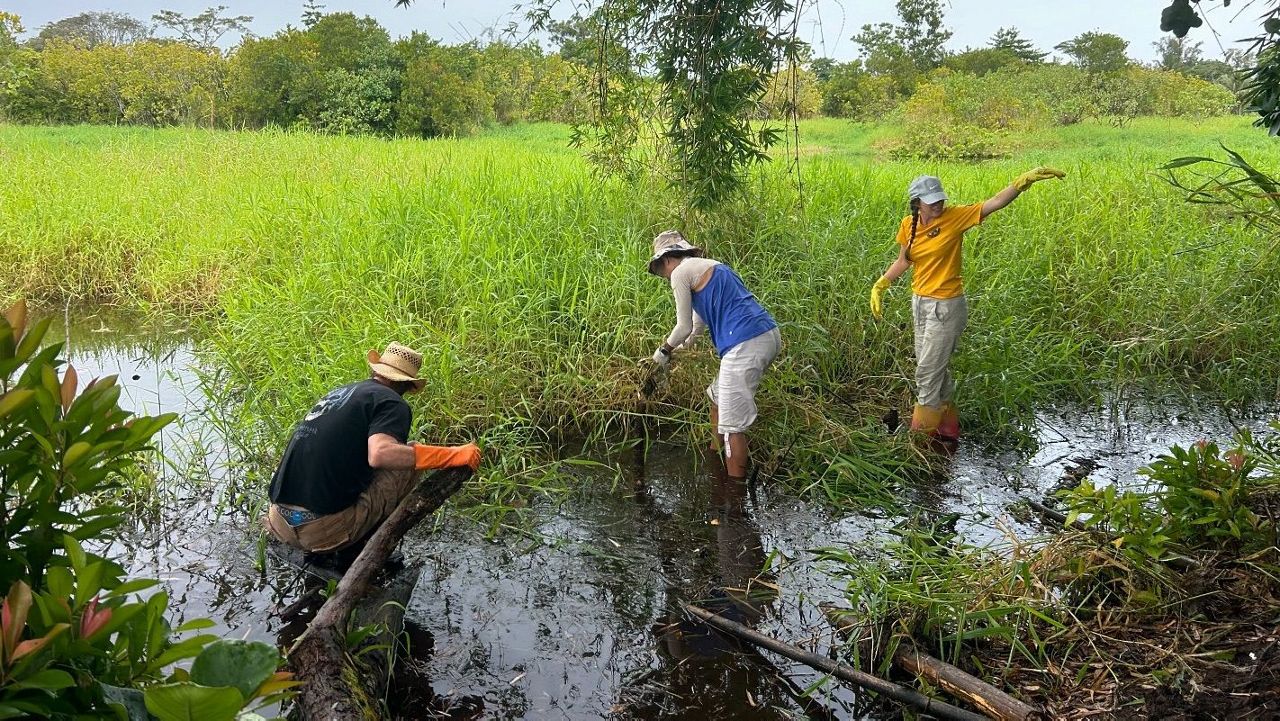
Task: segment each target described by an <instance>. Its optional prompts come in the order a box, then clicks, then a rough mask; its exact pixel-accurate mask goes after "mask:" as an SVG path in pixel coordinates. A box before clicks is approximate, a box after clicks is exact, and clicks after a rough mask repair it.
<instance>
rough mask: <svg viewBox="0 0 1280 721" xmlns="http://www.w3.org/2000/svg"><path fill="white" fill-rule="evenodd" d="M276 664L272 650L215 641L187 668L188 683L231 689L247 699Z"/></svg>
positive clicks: (257, 643)
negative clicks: (189, 669)
mask: <svg viewBox="0 0 1280 721" xmlns="http://www.w3.org/2000/svg"><path fill="white" fill-rule="evenodd" d="M279 663H280V654H279V653H277V652H276V649H275V647H274V646H270V645H268V644H265V643H263V642H261V641H236V640H221V641H215V642H213V643H211V644H209V645H208V646H206V647H205V649H204V650H203V651H201V652H200V655H199V656H197V657H196V660H195V662H194V663H192V664H191V680H192V681H195V682H196V683H198V684H201V685H205V686H234V687H235V688H237V689H238V690H239V691H240V694H241V695H242V696H244V697H245V698H250V697H252V696H253V692H254V691H255V690H257V688H258V687H259V686H261V685H262V683H263V682H264V681H266V680H267V679H269V678H271V675H272V674H274V673H275V672H276V666H278V665H279Z"/></svg>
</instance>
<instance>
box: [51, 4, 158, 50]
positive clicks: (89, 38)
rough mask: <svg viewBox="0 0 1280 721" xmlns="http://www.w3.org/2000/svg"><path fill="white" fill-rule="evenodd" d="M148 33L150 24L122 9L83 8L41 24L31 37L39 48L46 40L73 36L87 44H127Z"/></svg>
mask: <svg viewBox="0 0 1280 721" xmlns="http://www.w3.org/2000/svg"><path fill="white" fill-rule="evenodd" d="M149 37H151V26H150V25H147V24H146V23H144V22H142V21H141V20H138V19H137V18H134V17H131V16H129V15H126V14H124V13H117V12H86V13H80V14H79V15H73V16H71V17H69V18H63V19H61V20H57V21H54V22H51V23H49V24H48V25H45V26H44V27H43V28H41V29H40V34H39V35H37V36H36V37H35V38H33V39H32V40H31V46H32V47H33V48H35V49H37V50H43V49H44V46H45V45H46V44H47V43H48V42H49V41H50V40H75V41H78V42H80V43H83V44H84V45H86V46H88V47H91V48H92V47H96V46H98V45H127V44H129V43H135V42H138V41H139V40H146V39H147V38H149Z"/></svg>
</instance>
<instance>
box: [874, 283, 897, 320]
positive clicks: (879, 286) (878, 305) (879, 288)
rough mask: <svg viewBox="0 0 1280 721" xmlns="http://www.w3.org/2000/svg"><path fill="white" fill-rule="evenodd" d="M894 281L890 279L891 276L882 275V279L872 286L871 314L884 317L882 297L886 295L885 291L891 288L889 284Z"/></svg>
mask: <svg viewBox="0 0 1280 721" xmlns="http://www.w3.org/2000/svg"><path fill="white" fill-rule="evenodd" d="M892 282H893V281H891V280H889V276H887V275H882V276H880V280H877V281H876V284H875V285H873V286H871V315H874V316H875V317H876V318H883V317H884V302H883V301H882V300H881V298H882V297H883V296H884V292H885V291H886V290H889V285H890V284H891V283H892Z"/></svg>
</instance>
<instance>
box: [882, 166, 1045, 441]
mask: <svg viewBox="0 0 1280 721" xmlns="http://www.w3.org/2000/svg"><path fill="white" fill-rule="evenodd" d="M1063 177H1066V173H1064V172H1062V171H1061V170H1055V169H1053V168H1043V167H1042V168H1036V169H1035V170H1031V171H1028V172H1026V173H1023V174H1022V175H1019V176H1018V177H1017V178H1015V179H1014V181H1013V183H1011V184H1010V185H1009V187H1007V188H1005V189H1004V190H1001V191H1000V192H999V193H996V194H995V195H994V196H992V197H991V198H990V199H989V200H987V201H986V202H982V203H974V204H972V205H959V206H951V207H947V206H946V201H947V194H946V193H945V192H943V190H942V181H940V180H938V179H937V178H935V177H934V176H932V175H921V176H920V177H918V178H916V179H915V180H913V181H911V185H910V186H909V187H908V188H907V196H908V197H909V198H910V200H911V215H910V216H908V217H906V218H903V219H902V224H901V225H899V226H898V237H897V240H898V259H897V260H895V261H893V263H892V264H891V265H890V266H889V269H888V270H886V271H885V273H884V275H882V276H880V280H877V281H876V282H875V285H874V286H872V288H871V313H872V315H874V316H875V317H876V318H880V317H882V313H883V304H882V303H883V302H882V296H883V295H884V292H885V291H886V290H888V289H889V285H890V284H891V283H893V281H895V280H897V279H898V277H899V276H901V275H902V274H903V273H905V272H906V271H907V269H908V268H912V267H914V269H915V272H914V274H913V275H912V278H911V290H912V293H913V294H914V295H913V297H912V299H911V314H912V316H913V318H914V321H915V324H914V325H915V341H916V342H915V345H916V406H915V409H914V411H912V414H911V430H913V431H921V432H924V433H928V434H930V435H933V436H936V437H938V438H941V439H945V440H956V439H958V438H959V437H960V419H959V415H958V413H957V411H956V405H955V402H954V401H953V397H954V395H955V390H956V384H955V379H954V378H953V377H952V375H951V355H952V354H953V353H955V350H956V344H957V343H958V342H959V341H960V334H961V333H962V332H963V331H964V327H965V324H966V322H967V321H968V318H969V309H968V305H967V304H966V303H965V299H964V283H963V281H962V279H961V277H960V250H961V240H962V238H963V237H964V232H965V231H966V230H968V229H970V228H972V227H973V226H975V225H977V224H978V223H981V222H982V221H983V219H984V218H986V217H987V216H988V215H991V214H992V213H994V212H996V211H997V210H1000V209H1001V208H1003V207H1005V206H1006V205H1008V204H1009V203H1012V202H1013V199H1014V198H1016V197H1018V196H1019V195H1021V194H1022V191H1024V190H1026V189H1027V188H1029V187H1031V185H1032V184H1033V183H1036V182H1039V181H1041V180H1048V179H1049V178H1063Z"/></svg>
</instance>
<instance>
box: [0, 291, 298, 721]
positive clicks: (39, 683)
mask: <svg viewBox="0 0 1280 721" xmlns="http://www.w3.org/2000/svg"><path fill="white" fill-rule="evenodd" d="M48 327H49V321H48V320H44V321H40V322H37V323H35V324H33V325H31V326H30V327H29V328H28V323H27V314H26V306H25V304H23V303H18V304H16V305H14V306H13V307H12V308H11V309H10V310H9V311H8V312H6V313H5V316H4V318H3V319H0V448H3V449H4V450H2V451H0V498H2V499H3V503H0V539H2V540H3V545H2V546H0V549H3V550H2V551H0V553H2V554H3V555H0V588H4V589H7V595H6V597H5V598H4V601H3V613H2V614H0V717H6V718H7V717H13V716H19V715H28V716H36V717H54V718H67V717H71V716H74V715H77V714H94V715H96V716H99V717H101V716H113V715H114V714H115V711H114V710H113V708H114V709H119V710H122V711H124V712H126V713H128V712H129V710H130V709H132V710H133V711H132V713H133V714H134V717H138V716H137V714H138V713H139V709H140V708H141V707H140V706H139V701H141V702H142V703H143V704H144V705H145V706H146V707H147V708H148V709H150V710H151V712H152V713H153V714H155V717H156V718H159V719H161V721H169V719H177V718H198V719H201V720H202V721H223V720H225V721H230V720H231V719H233V718H235V716H236V714H237V713H238V712H239V711H240V709H241V708H243V707H244V706H245V705H246V704H247V703H249V702H251V701H253V700H254V699H263V700H265V699H268V698H273V699H278V698H279V697H280V694H281V693H283V692H286V691H287V690H288V688H290V687H291V686H292V682H291V681H290V680H289V678H288V676H287V675H277V674H276V673H275V669H276V666H277V665H278V663H279V657H278V654H277V652H276V650H275V649H274V648H273V647H271V646H268V645H266V644H261V643H254V644H247V645H246V644H243V643H241V642H221V641H216V637H214V636H208V635H196V636H190V637H188V638H185V639H183V640H180V641H176V640H175V639H174V634H175V630H174V629H172V628H171V627H170V625H169V622H168V621H167V620H166V615H167V611H168V602H169V598H168V594H166V593H164V592H158V593H155V594H153V595H151V597H150V598H148V599H146V600H142V599H141V598H139V597H138V595H137V594H138V593H139V592H141V591H145V590H147V589H149V588H151V587H153V586H154V585H155V583H156V582H155V581H151V580H146V579H132V580H130V579H126V578H125V576H124V570H123V569H122V568H121V567H120V566H119V565H118V564H116V563H115V562H113V561H111V560H109V559H107V558H104V557H102V556H100V555H98V554H96V553H93V552H91V551H87V550H85V544H93V545H95V546H103V545H106V544H105V542H106V541H107V540H109V539H110V538H111V537H112V535H113V532H114V529H115V528H116V527H117V526H119V525H120V524H121V523H122V522H123V518H122V516H121V512H122V509H121V508H119V507H118V506H115V505H113V504H112V503H111V495H112V493H113V492H116V491H118V490H119V489H120V488H121V484H122V478H123V477H124V475H125V474H126V473H128V472H129V471H130V470H131V469H133V468H134V467H135V465H136V464H137V463H138V461H139V456H140V454H141V453H142V452H143V451H145V450H148V448H149V443H150V441H151V438H152V437H153V436H154V435H155V434H156V433H157V432H158V431H159V430H160V429H161V428H163V427H164V426H165V425H166V424H168V423H169V422H170V421H172V420H173V415H172V414H168V415H163V416H158V417H154V418H151V417H144V416H132V415H131V414H130V413H128V412H126V411H124V410H122V409H121V408H120V407H119V405H118V400H119V397H120V388H119V387H118V386H117V385H116V383H115V378H114V377H108V378H102V379H95V380H94V381H91V382H90V383H88V384H87V385H86V386H85V387H84V389H83V390H81V389H79V379H78V377H77V374H76V371H75V369H74V368H72V367H70V366H67V367H66V369H65V371H64V372H63V373H62V377H61V378H59V377H58V368H59V367H60V366H61V365H62V363H61V361H59V359H58V358H59V354H60V352H61V345H59V344H52V345H48V346H45V347H43V348H42V347H41V343H42V341H43V339H44V335H45V332H46V331H47V329H48ZM208 625H212V624H211V623H209V622H207V621H194V622H189V623H188V624H186V625H185V626H184V627H183V628H180V629H177V631H176V632H185V631H190V630H196V629H199V628H202V627H206V626H208ZM211 642H213V643H211ZM191 658H194V659H195V664H194V666H193V674H192V677H193V680H188V679H187V674H186V673H185V672H181V671H173V672H171V673H169V674H168V675H166V674H165V670H166V669H167V668H169V667H171V666H172V665H173V664H174V663H176V662H178V661H182V660H184V659H191ZM268 666H269V668H268ZM195 669H199V673H196V672H195ZM202 681H203V682H205V683H214V682H216V683H217V684H219V685H220V686H225V687H224V688H217V689H213V690H211V691H208V692H207V693H206V691H205V690H204V689H203V688H202V687H200V686H197V684H199V683H201V682H202ZM191 694H201V695H211V694H216V695H217V696H218V697H219V699H220V701H219V703H214V704H206V703H202V704H200V705H192V704H188V707H189V709H190V711H191V714H193V715H186V716H184V715H182V714H181V713H177V712H176V711H175V709H176V708H177V707H176V706H175V705H173V704H172V703H169V702H167V701H166V700H165V699H169V700H170V701H172V700H173V699H174V698H176V697H177V696H190V695H191ZM153 695H155V697H156V699H157V700H156V702H155V703H154V704H153V702H152V701H153V699H152V696H153ZM141 718H146V717H145V714H144V715H142V716H141Z"/></svg>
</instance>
